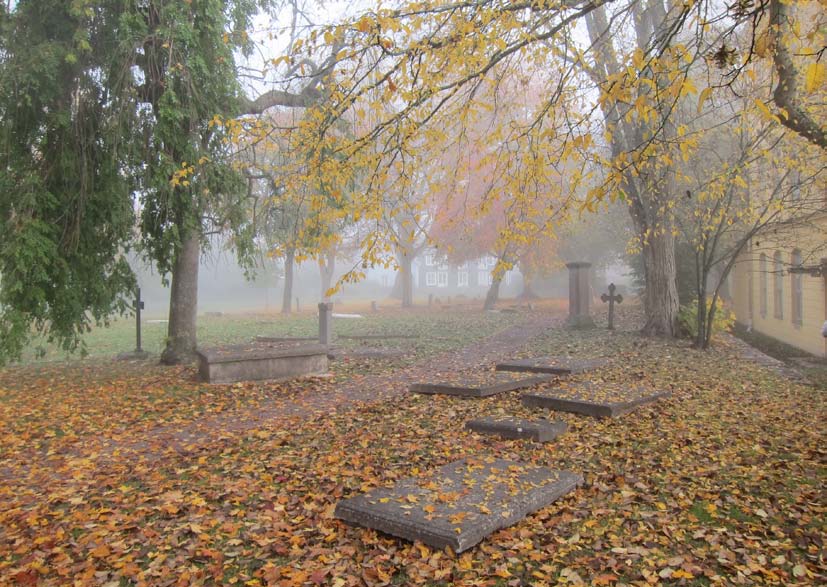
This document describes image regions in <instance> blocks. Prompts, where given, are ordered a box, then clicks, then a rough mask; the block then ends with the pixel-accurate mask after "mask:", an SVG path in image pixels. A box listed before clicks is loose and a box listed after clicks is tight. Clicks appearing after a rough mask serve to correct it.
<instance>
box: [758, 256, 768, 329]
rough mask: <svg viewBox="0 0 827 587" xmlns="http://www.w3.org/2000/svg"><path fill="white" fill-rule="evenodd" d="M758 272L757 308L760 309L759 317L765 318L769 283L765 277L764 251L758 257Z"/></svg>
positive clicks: (765, 258) (765, 260) (765, 261)
mask: <svg viewBox="0 0 827 587" xmlns="http://www.w3.org/2000/svg"><path fill="white" fill-rule="evenodd" d="M758 273H760V276H759V278H758V279H759V282H758V283H759V286H758V287H759V292H758V299H759V302H758V303H759V309H760V311H761V317H762V318H766V317H767V288H768V287H769V284H768V283H767V282H768V281H769V279H768V277H767V255H765V254H764V253H761V256H760V257H758Z"/></svg>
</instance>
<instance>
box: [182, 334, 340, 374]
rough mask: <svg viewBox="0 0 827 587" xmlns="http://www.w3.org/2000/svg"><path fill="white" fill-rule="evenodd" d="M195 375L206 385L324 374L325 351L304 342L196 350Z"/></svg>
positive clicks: (315, 345)
mask: <svg viewBox="0 0 827 587" xmlns="http://www.w3.org/2000/svg"><path fill="white" fill-rule="evenodd" d="M197 355H198V359H199V363H198V374H199V376H200V378H201V380H202V381H207V382H208V383H235V382H237V381H258V380H263V379H273V380H278V379H290V378H293V377H300V376H304V375H321V374H323V373H326V372H327V368H328V362H327V347H326V346H324V345H320V344H313V343H306V342H273V343H264V342H254V343H249V344H242V345H232V346H224V347H215V348H209V349H199V350H198V351H197Z"/></svg>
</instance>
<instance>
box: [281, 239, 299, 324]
mask: <svg viewBox="0 0 827 587" xmlns="http://www.w3.org/2000/svg"><path fill="white" fill-rule="evenodd" d="M295 256H296V252H295V251H294V250H293V249H287V252H286V253H285V255H284V292H283V293H282V297H281V313H282V314H290V313H292V312H293V266H294V265H295V263H294V262H293V259H294V258H295Z"/></svg>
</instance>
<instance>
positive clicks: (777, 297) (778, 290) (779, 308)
mask: <svg viewBox="0 0 827 587" xmlns="http://www.w3.org/2000/svg"><path fill="white" fill-rule="evenodd" d="M772 272H773V276H772V281H773V288H772V289H773V292H772V293H773V315H774V316H775V317H776V318H778V319H779V320H783V319H784V263H783V262H782V261H781V251H776V252H775V255H773V256H772Z"/></svg>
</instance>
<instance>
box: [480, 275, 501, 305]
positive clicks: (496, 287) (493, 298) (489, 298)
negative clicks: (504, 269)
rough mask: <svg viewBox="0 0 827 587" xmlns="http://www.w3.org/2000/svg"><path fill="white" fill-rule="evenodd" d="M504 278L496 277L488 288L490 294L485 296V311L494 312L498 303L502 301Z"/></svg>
mask: <svg viewBox="0 0 827 587" xmlns="http://www.w3.org/2000/svg"><path fill="white" fill-rule="evenodd" d="M502 281H503V279H502V276H500V277H495V278H494V280H493V281H492V282H491V285H490V287H489V288H488V293H486V294H485V303H484V304H483V306H482V309H483V310H493V309H494V306H495V305H496V304H497V301H499V299H500V284H501V283H502Z"/></svg>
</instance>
